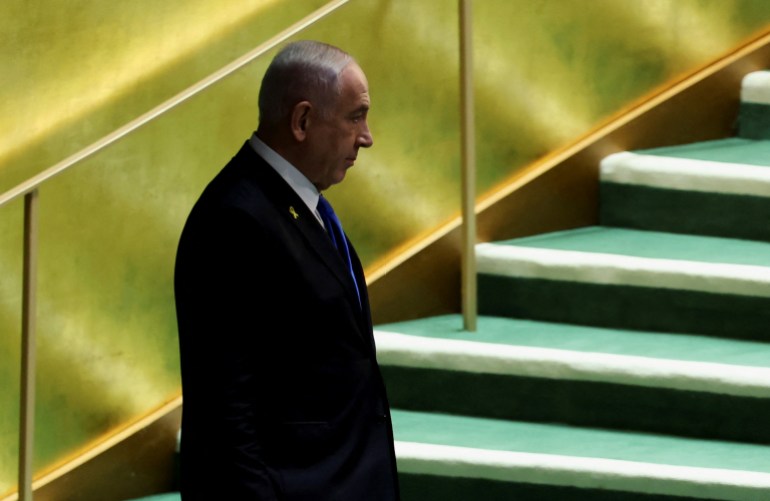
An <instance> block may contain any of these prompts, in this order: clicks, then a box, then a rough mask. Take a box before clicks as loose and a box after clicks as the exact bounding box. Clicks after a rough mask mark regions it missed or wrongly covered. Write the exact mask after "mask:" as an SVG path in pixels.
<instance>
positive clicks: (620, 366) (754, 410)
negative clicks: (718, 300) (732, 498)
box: [375, 315, 770, 443]
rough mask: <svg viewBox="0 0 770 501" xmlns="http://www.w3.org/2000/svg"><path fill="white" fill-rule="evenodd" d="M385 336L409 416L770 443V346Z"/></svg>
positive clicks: (403, 329) (577, 333)
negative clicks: (491, 419)
mask: <svg viewBox="0 0 770 501" xmlns="http://www.w3.org/2000/svg"><path fill="white" fill-rule="evenodd" d="M375 335H376V339H377V350H378V358H379V360H380V365H381V366H382V371H383V374H384V376H385V379H386V382H387V385H388V391H389V395H390V400H391V402H392V404H393V405H395V406H397V407H400V408H405V409H413V410H423V411H437V412H448V413H457V414H466V415H477V416H487V417H496V418H501V419H524V420H529V421H543V422H564V423H571V424H573V425H586V426H601V427H607V428H616V429H635V430H644V431H650V432H658V433H668V434H681V435H686V436H695V437H719V438H723V439H730V440H740V441H749V442H757V443H770V430H768V429H767V427H766V426H765V425H764V424H763V423H764V418H763V416H767V415H768V413H770V398H768V397H770V345H767V344H763V343H756V342H746V341H731V340H726V339H715V338H709V337H701V336H692V335H673V334H660V333H652V332H635V331H623V330H617V329H600V328H589V327H580V326H574V325H566V324H551V323H546V322H534V321H527V320H520V319H510V318H496V317H483V316H482V317H480V318H479V319H478V329H477V331H476V332H472V333H471V332H467V331H463V330H462V319H461V318H459V317H458V316H456V315H447V316H440V317H432V318H426V319H419V320H413V321H408V322H400V323H396V324H387V325H379V326H377V328H376V331H375ZM458 395H461V396H462V397H461V398H458Z"/></svg>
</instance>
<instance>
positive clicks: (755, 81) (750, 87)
mask: <svg viewBox="0 0 770 501" xmlns="http://www.w3.org/2000/svg"><path fill="white" fill-rule="evenodd" d="M741 101H743V102H746V103H758V104H770V71H753V72H751V73H749V74H747V75H746V76H744V77H743V80H742V82H741Z"/></svg>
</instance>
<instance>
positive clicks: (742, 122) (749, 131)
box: [738, 102, 770, 139]
mask: <svg viewBox="0 0 770 501" xmlns="http://www.w3.org/2000/svg"><path fill="white" fill-rule="evenodd" d="M739 115H740V118H739V120H738V135H739V136H740V137H742V138H746V139H770V105H767V104H763V103H748V102H742V103H741V105H740V112H739Z"/></svg>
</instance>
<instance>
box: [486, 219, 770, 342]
mask: <svg viewBox="0 0 770 501" xmlns="http://www.w3.org/2000/svg"><path fill="white" fill-rule="evenodd" d="M476 256H477V262H478V270H479V283H478V297H479V312H480V313H481V314H486V315H493V316H511V317H517V318H531V319H539V320H546V321H554V322H567V323H576V324H583V325H586V324H587V325H596V326H605V327H619V328H630V329H644V330H653V331H663V332H690V333H698V334H707V335H712V336H725V337H731V338H744V339H756V340H768V339H770V327H769V326H770V243H767V242H757V241H747V240H736V239H726V238H716V237H703V236H695V235H682V234H673V233H660V232H650V231H639V230H628V229H621V228H608V227H590V228H582V229H579V230H571V231H564V232H555V233H550V234H545V235H538V236H535V237H528V238H521V239H514V240H509V241H505V242H495V243H486V244H479V245H477V246H476Z"/></svg>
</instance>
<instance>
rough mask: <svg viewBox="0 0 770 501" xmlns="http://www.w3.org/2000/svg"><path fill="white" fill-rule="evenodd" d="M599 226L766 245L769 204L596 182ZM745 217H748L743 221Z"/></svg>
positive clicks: (769, 226)
mask: <svg viewBox="0 0 770 501" xmlns="http://www.w3.org/2000/svg"><path fill="white" fill-rule="evenodd" d="M600 193H601V202H600V212H599V220H600V223H601V224H602V225H605V226H615V227H625V228H632V229H640V230H648V231H664V232H670V233H687V234H695V235H697V234H700V235H707V236H716V237H726V238H741V239H748V240H760V241H766V242H770V199H768V198H765V197H759V196H747V195H729V194H717V193H707V192H696V191H683V190H669V189H663V188H654V187H649V186H642V185H635V184H623V183H610V182H603V183H601V188H600ZM747 214H750V215H751V217H746V215H747Z"/></svg>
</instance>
